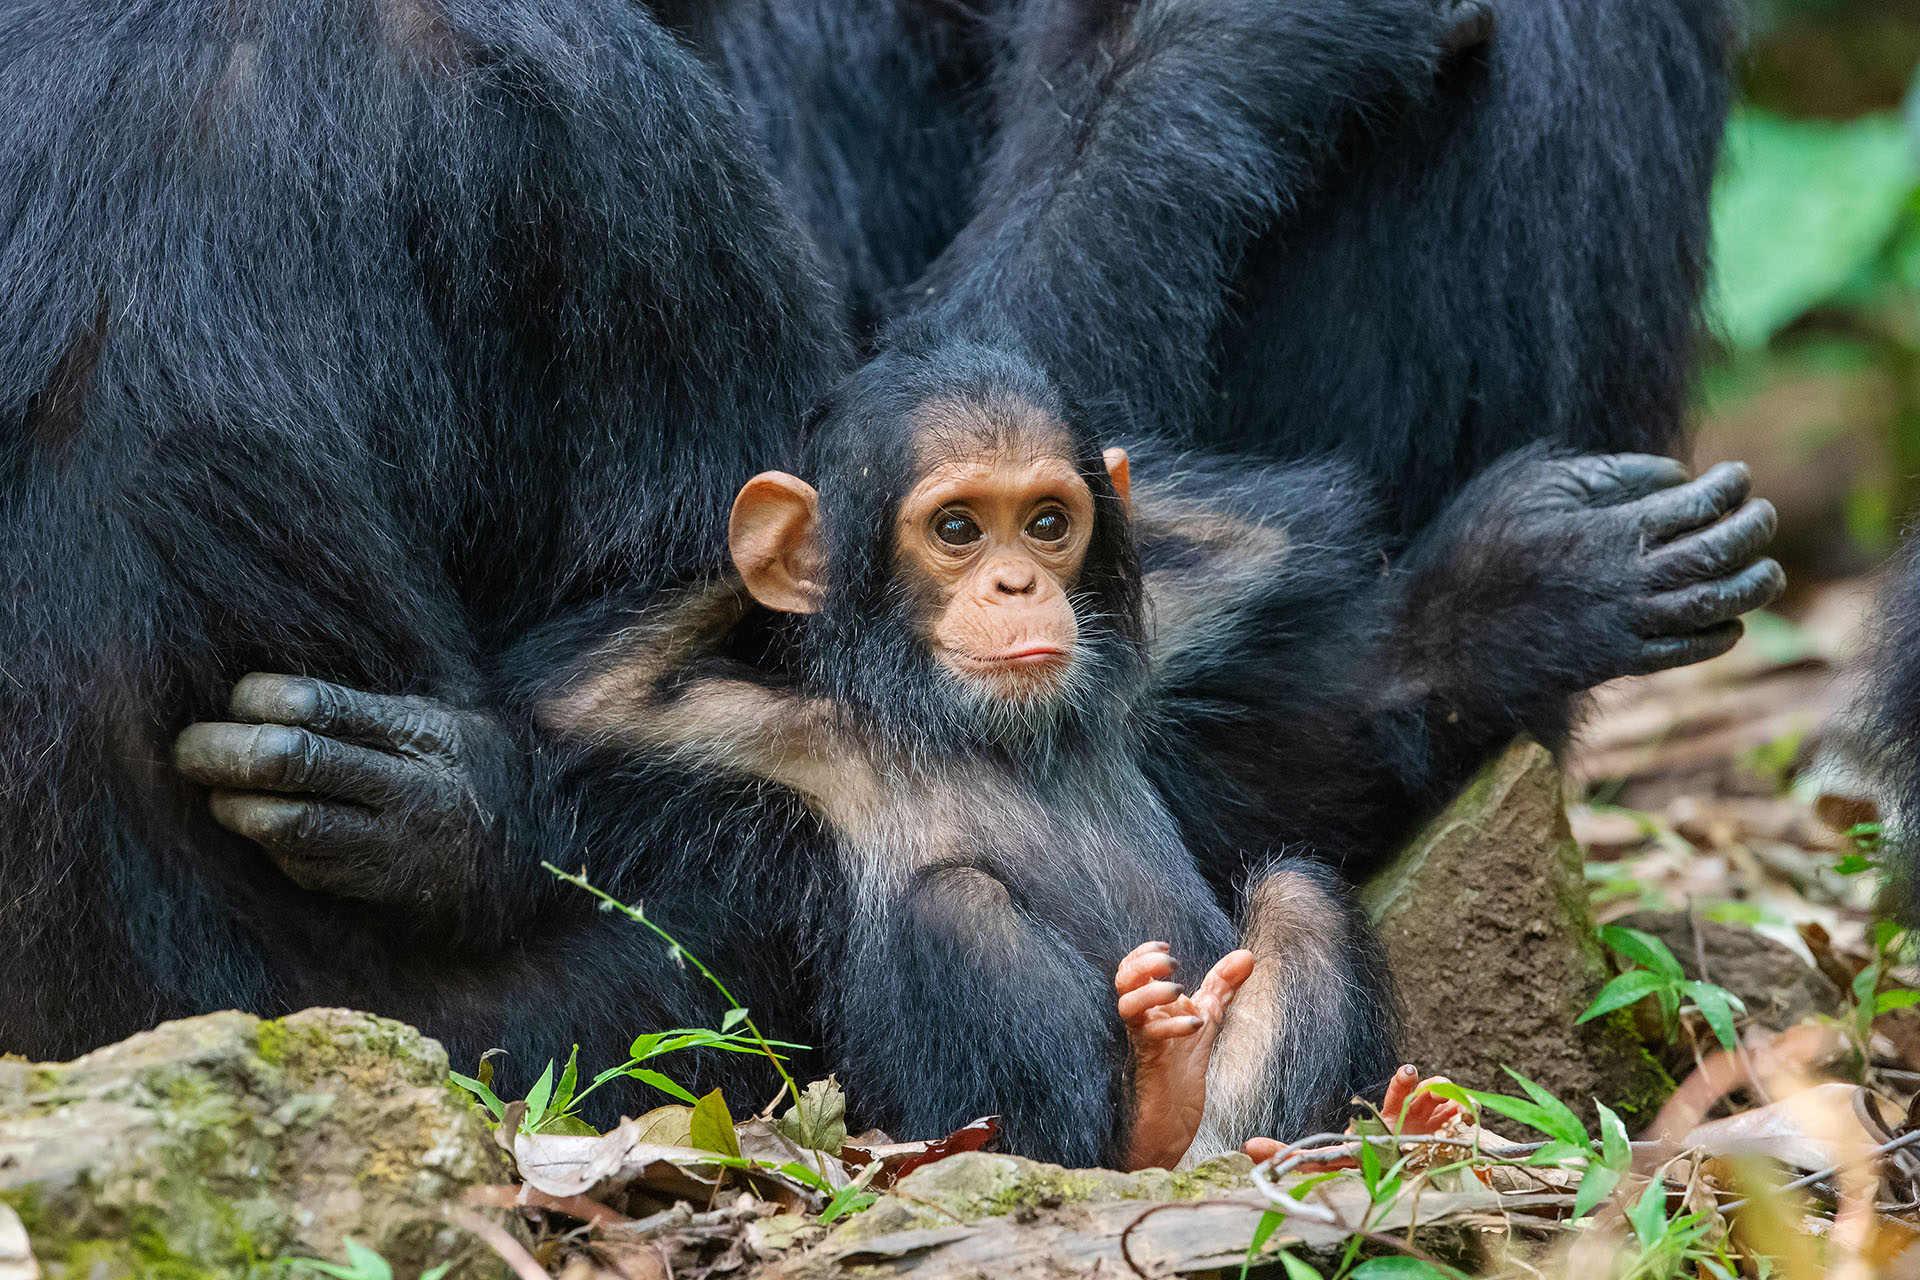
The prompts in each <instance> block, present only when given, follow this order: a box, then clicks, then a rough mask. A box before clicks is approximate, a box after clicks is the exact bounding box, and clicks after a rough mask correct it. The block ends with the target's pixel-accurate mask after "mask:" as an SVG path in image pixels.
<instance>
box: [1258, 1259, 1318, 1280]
mask: <svg viewBox="0 0 1920 1280" xmlns="http://www.w3.org/2000/svg"><path fill="white" fill-rule="evenodd" d="M1280 1266H1281V1267H1282V1268H1283V1269H1284V1270H1285V1271H1286V1273H1287V1280H1320V1273H1319V1272H1318V1271H1315V1270H1314V1269H1313V1268H1312V1267H1311V1266H1309V1265H1308V1264H1307V1263H1305V1262H1302V1261H1301V1260H1300V1259H1299V1258H1296V1257H1294V1256H1293V1255H1292V1254H1290V1253H1282V1254H1281V1255H1280ZM1241 1274H1242V1275H1243V1276H1244V1275H1245V1271H1244V1270H1243V1271H1242V1273H1241Z"/></svg>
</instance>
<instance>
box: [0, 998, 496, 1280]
mask: <svg viewBox="0 0 1920 1280" xmlns="http://www.w3.org/2000/svg"><path fill="white" fill-rule="evenodd" d="M504 1160H505V1157H504V1153H502V1152H501V1150H500V1148H499V1147H498V1145H497V1144H496V1143H495V1142H494V1141H493V1140H492V1137H491V1135H490V1134H489V1132H488V1125H487V1122H486V1119H485V1117H484V1116H483V1115H482V1114H481V1113H480V1112H478V1111H477V1110H476V1109H475V1107H474V1106H473V1105H472V1103H471V1101H470V1100H469V1099H468V1098H467V1097H466V1096H465V1095H464V1094H462V1093H460V1092H459V1091H457V1090H455V1089H454V1088H453V1087H452V1086H451V1085H450V1084H449V1083H448V1080H447V1058H446V1053H445V1051H444V1050H442V1049H441V1048H440V1046H439V1045H438V1044H437V1043H435V1042H434V1041H432V1040H430V1039H428V1038H427V1037H425V1036H423V1035H421V1034H420V1033H419V1032H417V1031H415V1030H413V1029H412V1028H410V1027H407V1026H404V1025H402V1024H400V1023H397V1022H392V1021H389V1020H387V1019H384V1018H376V1017H374V1016H372V1015H370V1014H363V1013H353V1012H349V1011H346V1010H341V1009H309V1010H306V1011H305V1012H303V1013H297V1014H294V1015H293V1016H291V1017H288V1018H284V1019H280V1020H278V1021H262V1020H261V1019H259V1018H255V1017H251V1016H249V1015H247V1014H242V1013H216V1014H209V1015H207V1016H204V1017H198V1018H188V1019H184V1020H182V1021H178V1022H169V1023H164V1024H162V1025H161V1026H159V1027H157V1028H155V1029H154V1030H152V1031H148V1032H144V1033H142V1034H140V1035H137V1036H134V1037H133V1038H131V1039H129V1040H126V1041H123V1042H121V1043H119V1044H116V1045H110V1046H108V1047H106V1048H104V1049H100V1050H97V1051H96V1052H94V1053H90V1054H87V1055H86V1056H85V1057H82V1058H78V1059H76V1060H74V1061H73V1062H70V1063H63V1064H32V1063H22V1062H0V1204H4V1205H6V1206H8V1207H10V1208H11V1209H12V1210H13V1211H14V1212H15V1213H16V1214H18V1216H19V1218H20V1221H21V1222H22V1224H24V1226H25V1227H26V1231H27V1235H28V1237H29V1239H30V1240H31V1242H32V1246H33V1253H34V1256H35V1257H36V1258H37V1259H38V1262H39V1264H40V1266H41V1268H42V1269H43V1270H44V1272H45V1274H46V1275H47V1276H48V1277H49V1280H66V1278H68V1277H74V1278H78V1277H83V1276H84V1277H86V1278H87V1280H122V1277H125V1278H127V1280H132V1278H133V1277H141V1278H143V1280H144V1278H146V1277H158V1278H160V1280H202V1278H207V1280H213V1278H216V1277H217V1278H221V1280H225V1278H226V1277H253V1276H266V1275H280V1274H284V1268H282V1267H279V1266H277V1265H276V1263H277V1260H279V1259H282V1258H286V1257H313V1258H323V1259H329V1260H339V1259H340V1258H341V1257H342V1256H343V1252H344V1241H345V1239H346V1238H347V1237H349V1236H351V1237H352V1238H353V1239H355V1240H356V1241H358V1242H359V1243H361V1244H363V1245H366V1246H367V1247H368V1248H371V1249H373V1250H375V1251H377V1252H379V1253H380V1254H381V1255H383V1256H384V1257H385V1258H386V1259H387V1260H388V1261H389V1262H390V1263H391V1264H392V1265H393V1268H394V1274H395V1275H396V1276H398V1277H402V1278H405V1277H410V1276H415V1275H418V1274H419V1272H420V1271H421V1270H422V1269H424V1268H426V1267H429V1266H433V1265H437V1264H439V1263H442V1262H449V1263H452V1264H453V1268H452V1271H451V1272H450V1276H454V1277H463V1278H467V1280H478V1278H479V1277H492V1276H498V1275H502V1274H504V1268H503V1266H502V1265H501V1264H500V1263H499V1261H498V1260H497V1259H496V1258H495V1257H494V1256H493V1255H492V1253H491V1251H490V1250H488V1249H487V1248H486V1246H485V1245H483V1244H481V1243H480V1242H479V1241H478V1240H477V1239H475V1238H474V1237H473V1236H471V1235H470V1234H468V1233H467V1232H465V1231H464V1230H462V1229H460V1228H459V1227H456V1226H454V1225H453V1224H452V1223H450V1222H448V1221H447V1220H446V1218H445V1217H444V1216H443V1214H442V1210H443V1209H444V1207H445V1206H447V1205H448V1204H450V1203H453V1202H456V1201H457V1200H458V1199H459V1197H460V1195H461V1193H462V1191H464V1189H465V1188H467V1187H469V1186H473V1185H477V1184H480V1183H488V1182H502V1181H505V1180H506V1178H507V1170H506V1168H505V1164H504Z"/></svg>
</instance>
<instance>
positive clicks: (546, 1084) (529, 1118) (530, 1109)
mask: <svg viewBox="0 0 1920 1280" xmlns="http://www.w3.org/2000/svg"><path fill="white" fill-rule="evenodd" d="M552 1097H553V1062H552V1060H551V1059H549V1060H548V1062H547V1069H546V1070H545V1071H542V1072H541V1073H540V1078H539V1079H538V1080H535V1081H534V1082H533V1088H532V1089H531V1090H529V1091H528V1093H527V1115H526V1118H525V1119H524V1120H522V1121H521V1122H520V1127H521V1129H522V1131H524V1132H528V1133H531V1132H532V1131H533V1127H534V1126H535V1125H538V1124H539V1123H540V1122H541V1121H542V1120H544V1119H545V1118H546V1115H547V1103H548V1102H549V1101H550V1100H551V1099H552Z"/></svg>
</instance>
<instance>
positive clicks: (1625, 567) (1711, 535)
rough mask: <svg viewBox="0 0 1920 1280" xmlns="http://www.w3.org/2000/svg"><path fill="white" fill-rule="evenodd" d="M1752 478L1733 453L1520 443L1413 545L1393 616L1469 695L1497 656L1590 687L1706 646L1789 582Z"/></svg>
mask: <svg viewBox="0 0 1920 1280" xmlns="http://www.w3.org/2000/svg"><path fill="white" fill-rule="evenodd" d="M1750 488H1751V477H1750V475H1749V473H1748V470H1747V468H1746V466H1745V465H1744V464H1742V463H1733V462H1723V463H1720V464H1719V465H1717V466H1715V467H1713V468H1711V469H1710V470H1708V471H1707V472H1706V473H1705V474H1703V475H1701V476H1700V477H1699V478H1697V479H1693V480H1689V479H1688V478H1687V471H1686V468H1685V467H1684V466H1682V465H1681V464H1680V463H1678V462H1675V461H1674V460H1673V459H1671V458H1661V457H1655V456H1652V455H1648V454H1632V453H1623V454H1601V455H1591V456H1582V457H1565V458H1548V457H1540V456H1538V455H1530V454H1521V455H1519V456H1517V457H1515V458H1512V459H1509V460H1507V461H1505V462H1502V463H1500V464H1498V465H1496V466H1495V467H1493V468H1491V469H1490V470H1489V471H1488V473H1487V474H1486V475H1484V476H1482V477H1481V478H1480V479H1478V480H1476V481H1475V482H1474V483H1473V484H1472V485H1471V486H1469V487H1468V489H1467V491H1466V492H1465V493H1464V494H1463V495H1462V497H1461V499H1460V500H1459V501H1458V502H1456V503H1455V504H1454V506H1453V507H1452V508H1451V510H1450V511H1449V512H1448V514H1447V515H1446V516H1444V517H1443V518H1442V519H1443V524H1446V525H1451V528H1450V529H1447V530H1446V531H1445V532H1446V534H1447V536H1444V537H1442V538H1441V539H1438V540H1436V541H1434V542H1429V543H1428V544H1427V546H1426V548H1423V549H1420V550H1417V551H1416V552H1415V553H1414V555H1413V556H1412V557H1411V558H1410V561H1409V563H1408V565H1407V566H1406V568H1407V570H1408V571H1409V573H1410V574H1411V575H1412V577H1411V585H1410V588H1409V590H1408V593H1407V599H1406V602H1405V614H1404V615H1403V620H1402V621H1401V622H1400V623H1399V624H1398V630H1399V632H1400V634H1401V635H1402V636H1404V637H1405V638H1406V639H1407V641H1408V643H1409V644H1410V645H1411V646H1412V647H1413V649H1414V651H1415V652H1416V653H1418V654H1419V655H1421V658H1422V660H1423V662H1424V664H1426V665H1429V666H1431V667H1432V668H1435V669H1437V670H1440V671H1445V672H1452V673H1454V674H1452V675H1451V677H1449V678H1444V679H1443V680H1441V681H1440V683H1441V684H1442V685H1443V686H1444V687H1447V688H1449V689H1450V690H1451V691H1454V692H1457V693H1459V694H1461V695H1462V696H1464V697H1465V698H1466V699H1468V700H1474V699H1476V698H1477V697H1478V696H1479V695H1480V693H1481V692H1482V691H1497V690H1498V689H1499V688H1500V681H1499V680H1498V679H1497V678H1489V676H1490V674H1491V673H1493V672H1495V671H1497V670H1499V669H1500V667H1502V666H1507V665H1508V664H1522V665H1531V666H1534V667H1539V668H1557V669H1559V670H1560V671H1562V672H1564V673H1565V675H1566V678H1567V681H1568V684H1569V685H1570V686H1572V687H1574V688H1586V687H1591V686H1593V685H1596V684H1600V683H1602V682H1604V681H1606V680H1610V679H1613V678H1614V677H1616V676H1622V675H1642V674H1646V673H1649V672H1653V671H1660V670H1664V669H1666V668H1668V667H1677V666H1685V665H1687V664H1689V663H1694V662H1702V661H1705V660H1706V659H1708V658H1712V657H1717V656H1718V655H1720V654H1722V653H1725V652H1726V651H1727V650H1728V649H1731V648H1732V647H1733V645H1734V643H1735V642H1736V641H1737V640H1739V638H1740V635H1741V631H1742V626H1741V623H1740V621H1739V617H1740V615H1741V614H1743V613H1746V612H1748V611H1750V610H1753V609H1758V608H1761V607H1763V606H1765V605H1767V604H1769V603H1771V602H1772V601H1773V600H1774V599H1775V598H1777V597H1778V596H1779V595H1780V593H1781V591H1782V590H1784V589H1785V586H1786V578H1785V575H1784V574H1783V573H1782V572H1781V569H1780V566H1779V564H1777V563H1776V562H1775V561H1773V560H1772V559H1769V558H1766V557H1763V556H1761V554H1760V553H1761V551H1762V550H1763V549H1764V548H1765V547H1766V545H1767V543H1768V542H1769V541H1770V540H1771V539H1772V537H1773V533H1774V527H1775V523H1776V518H1775V514H1774V509H1773V504H1771V503H1769V502H1767V501H1766V500H1765V499H1762V498H1751V497H1749V496H1748V495H1749V490H1750ZM1545 636H1554V637H1559V638H1562V639H1561V640H1560V642H1559V643H1558V644H1557V645H1556V646H1555V649H1556V651H1555V652H1550V653H1538V652H1529V650H1528V645H1529V643H1530V642H1532V643H1537V641H1538V640H1539V639H1540V638H1541V637H1545ZM1463 663H1464V664H1465V665H1463ZM1508 669H1510V670H1511V669H1513V668H1512V667H1509V668H1508Z"/></svg>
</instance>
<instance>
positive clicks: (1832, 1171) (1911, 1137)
mask: <svg viewBox="0 0 1920 1280" xmlns="http://www.w3.org/2000/svg"><path fill="white" fill-rule="evenodd" d="M1916 1142H1920V1129H1915V1130H1913V1131H1912V1132H1910V1133H1903V1134H1901V1135H1900V1136H1899V1137H1897V1138H1894V1139H1892V1140H1890V1141H1887V1142H1883V1143H1881V1144H1880V1145H1879V1146H1877V1147H1875V1148H1873V1150H1871V1151H1869V1152H1867V1153H1866V1157H1865V1158H1872V1157H1876V1156H1884V1155H1886V1154H1888V1153H1889V1152H1893V1151H1904V1150H1906V1149H1907V1148H1908V1147H1910V1146H1912V1145H1913V1144H1914V1143H1916ZM1851 1168H1853V1163H1848V1164H1836V1165H1834V1166H1833V1167H1832V1168H1829V1169H1822V1170H1820V1171H1819V1172H1818V1173H1810V1174H1808V1175H1807V1176H1806V1177H1804V1178H1795V1179H1794V1180H1793V1181H1792V1182H1789V1183H1786V1184H1784V1185H1782V1186H1781V1187H1779V1188H1778V1190H1780V1191H1798V1190H1800V1189H1801V1188H1802V1187H1810V1186H1812V1185H1813V1184H1814V1183H1816V1182H1825V1181H1826V1180H1827V1179H1828V1178H1831V1177H1833V1176H1834V1175H1836V1174H1838V1173H1839V1172H1840V1171H1841V1170H1842V1169H1851ZM1752 1198H1753V1197H1751V1196H1747V1197H1743V1198H1742V1199H1739V1200H1735V1201H1734V1202H1733V1203H1732V1204H1723V1205H1721V1206H1720V1212H1722V1213H1732V1212H1733V1211H1734V1210H1735V1209H1744V1208H1745V1207H1746V1206H1747V1202H1748V1201H1749V1200H1751V1199H1752Z"/></svg>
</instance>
